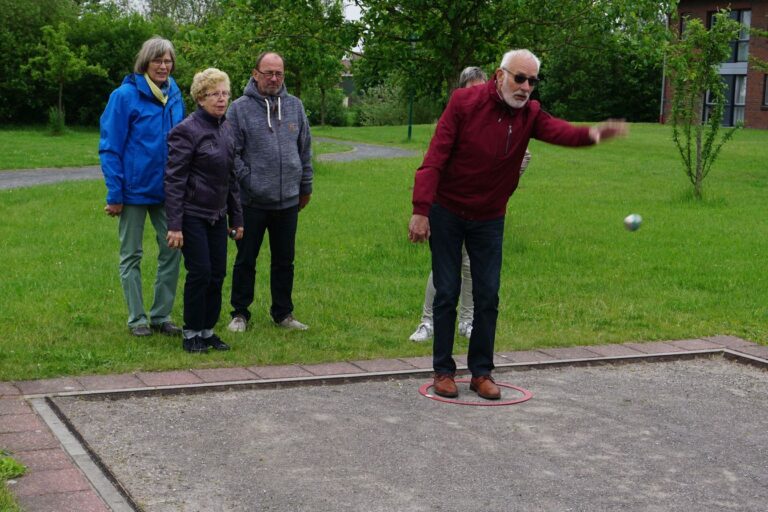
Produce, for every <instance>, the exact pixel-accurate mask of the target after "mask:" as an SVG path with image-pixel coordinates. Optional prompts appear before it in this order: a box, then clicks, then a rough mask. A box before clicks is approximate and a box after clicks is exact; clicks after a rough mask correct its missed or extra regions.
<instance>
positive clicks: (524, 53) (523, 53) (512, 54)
mask: <svg viewBox="0 0 768 512" xmlns="http://www.w3.org/2000/svg"><path fill="white" fill-rule="evenodd" d="M516 57H526V58H529V59H533V61H534V62H535V63H536V72H537V73H538V72H539V70H540V69H541V60H539V58H538V57H537V56H535V55H534V54H533V52H531V51H530V50H525V49H522V50H510V51H508V52H507V53H505V54H504V56H503V57H502V58H501V66H500V67H502V68H503V67H509V63H510V61H511V60H512V59H514V58H516Z"/></svg>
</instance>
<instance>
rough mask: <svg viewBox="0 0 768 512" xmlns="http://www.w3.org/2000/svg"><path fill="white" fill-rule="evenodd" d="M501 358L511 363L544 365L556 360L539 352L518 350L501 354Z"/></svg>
mask: <svg viewBox="0 0 768 512" xmlns="http://www.w3.org/2000/svg"><path fill="white" fill-rule="evenodd" d="M499 356H501V357H503V358H504V359H506V360H508V361H509V362H511V363H542V362H546V361H553V360H554V359H555V358H554V357H553V356H550V355H549V354H545V353H543V352H540V351H538V350H517V351H514V352H499Z"/></svg>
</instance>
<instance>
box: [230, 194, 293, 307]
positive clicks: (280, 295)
mask: <svg viewBox="0 0 768 512" xmlns="http://www.w3.org/2000/svg"><path fill="white" fill-rule="evenodd" d="M243 218H244V224H245V226H244V227H245V234H244V235H243V239H242V240H239V241H238V242H237V257H236V258H235V266H234V269H233V270H232V298H231V304H232V316H233V317H234V316H236V315H241V316H243V317H245V319H246V320H250V318H251V312H250V311H249V310H248V308H249V307H250V306H251V304H252V303H253V297H254V287H255V285H256V259H257V258H258V256H259V250H260V249H261V244H262V242H263V241H264V233H265V232H267V233H269V249H270V255H271V262H272V263H271V266H270V275H269V284H270V292H271V294H272V306H271V307H270V311H269V312H270V315H271V316H272V320H274V321H275V322H280V321H282V320H283V319H285V318H286V317H287V316H288V315H290V314H291V313H292V312H293V301H292V298H291V297H292V294H293V260H294V257H295V255H296V227H297V225H298V220H299V207H298V205H297V206H294V207H292V208H287V209H285V210H262V209H260V208H253V207H249V206H243Z"/></svg>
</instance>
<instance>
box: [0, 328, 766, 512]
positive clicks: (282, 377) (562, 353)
mask: <svg viewBox="0 0 768 512" xmlns="http://www.w3.org/2000/svg"><path fill="white" fill-rule="evenodd" d="M496 356H497V357H496V363H497V368H499V369H503V368H546V367H553V366H563V365H589V364H609V363H632V362H637V361H661V360H671V359H681V358H694V357H713V356H722V357H724V358H726V359H728V360H732V361H737V362H740V363H744V364H750V365H755V366H758V367H761V368H768V346H764V345H759V344H757V343H753V342H750V341H746V340H743V339H741V338H737V337H734V336H711V337H704V338H696V339H686V340H675V341H664V342H658V341H657V342H646V343H634V342H630V343H623V344H613V345H595V346H584V347H568V348H542V349H538V350H527V351H516V352H501V353H498V354H496ZM457 361H459V362H460V363H465V362H466V357H465V356H459V357H457ZM459 369H460V373H461V372H465V371H466V365H465V364H463V365H462V366H460V367H459ZM431 371H432V370H431V358H429V357H414V358H403V359H377V360H372V361H347V362H337V363H327V364H316V365H288V366H257V367H248V368H217V369H198V370H189V371H172V372H153V373H144V372H138V373H135V374H125V375H106V376H104V375H99V376H84V377H65V378H56V379H44V380H37V381H16V382H0V448H2V449H5V450H8V451H10V452H11V453H12V455H13V456H14V458H16V459H17V460H19V461H20V462H21V463H22V464H24V465H26V466H27V473H26V474H25V475H24V476H23V477H21V478H18V479H16V480H12V481H9V482H8V483H9V488H10V490H11V492H13V493H14V495H15V496H16V497H17V499H18V501H19V503H20V504H21V506H22V507H24V510H26V511H27V512H50V511H56V512H108V511H110V510H113V511H114V510H131V507H130V506H128V505H126V503H128V502H130V497H128V498H127V500H123V501H122V502H121V501H120V496H119V495H118V494H117V492H116V488H115V487H111V488H110V483H109V482H110V479H111V480H112V483H114V484H116V487H117V488H119V482H114V478H113V477H112V476H111V474H109V471H108V469H107V468H104V467H103V466H100V464H101V462H100V461H98V457H95V454H89V453H87V452H86V448H87V447H84V446H82V444H80V443H79V442H78V440H77V439H76V438H77V437H79V435H78V434H77V433H76V432H69V431H68V430H67V427H65V426H63V424H62V423H61V421H62V420H63V421H64V423H66V418H60V417H57V416H56V415H55V414H54V411H55V408H54V409H46V407H45V405H44V404H46V403H50V400H48V398H49V397H52V396H72V395H78V396H87V395H91V396H93V397H94V398H96V397H99V398H103V397H105V396H109V397H120V396H128V395H137V394H140V395H146V394H158V393H194V392H210V391H214V390H222V389H235V388H255V387H290V386H299V385H311V384H337V383H344V382H350V381H355V380H361V379H365V380H371V379H382V378H392V377H395V376H405V375H408V376H413V375H429V374H430V373H431ZM93 459H95V460H93ZM90 466H94V467H90ZM99 466H100V467H99ZM102 472H103V473H104V474H102ZM107 503H109V505H107Z"/></svg>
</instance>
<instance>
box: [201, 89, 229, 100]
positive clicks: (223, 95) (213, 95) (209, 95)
mask: <svg viewBox="0 0 768 512" xmlns="http://www.w3.org/2000/svg"><path fill="white" fill-rule="evenodd" d="M229 94H230V93H229V91H216V92H209V93H207V94H206V95H205V97H206V98H216V99H217V100H220V99H221V98H224V99H227V98H229Z"/></svg>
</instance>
